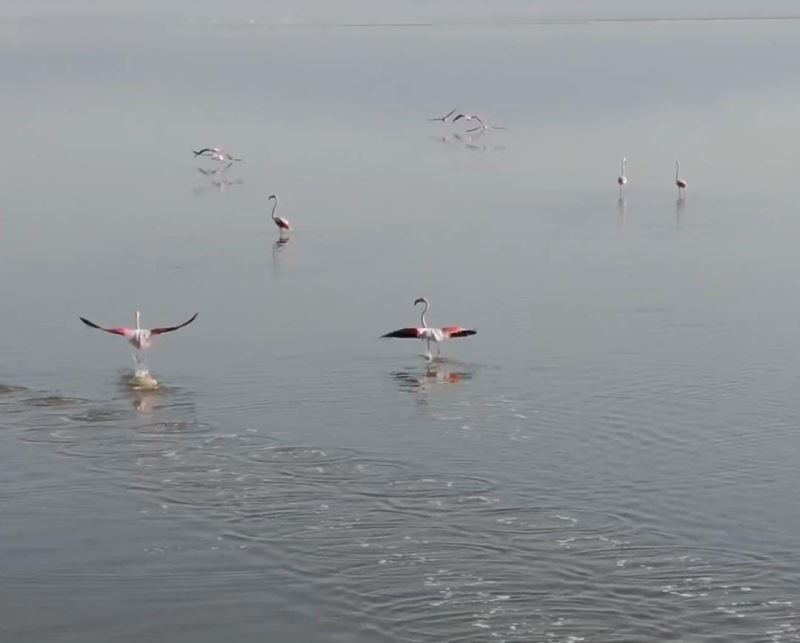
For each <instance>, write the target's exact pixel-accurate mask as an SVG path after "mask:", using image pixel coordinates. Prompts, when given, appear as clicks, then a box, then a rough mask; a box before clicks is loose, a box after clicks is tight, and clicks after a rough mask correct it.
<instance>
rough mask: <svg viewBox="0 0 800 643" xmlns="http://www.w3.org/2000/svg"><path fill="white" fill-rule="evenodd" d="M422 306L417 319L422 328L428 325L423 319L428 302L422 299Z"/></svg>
mask: <svg viewBox="0 0 800 643" xmlns="http://www.w3.org/2000/svg"><path fill="white" fill-rule="evenodd" d="M422 306H423V307H422V314H421V315H420V317H419V320H420V323H421V324H422V327H423V328H427V327H428V321H427V320H426V319H425V313H427V312H428V306H429V304H428V302H427V301H423V302H422Z"/></svg>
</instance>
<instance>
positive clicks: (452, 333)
mask: <svg viewBox="0 0 800 643" xmlns="http://www.w3.org/2000/svg"><path fill="white" fill-rule="evenodd" d="M442 333H444V336H445V337H469V336H470V335H476V334H477V333H478V331H477V330H472V329H471V328H461V326H445V327H444V328H442Z"/></svg>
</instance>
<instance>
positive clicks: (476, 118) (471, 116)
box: [453, 114, 506, 132]
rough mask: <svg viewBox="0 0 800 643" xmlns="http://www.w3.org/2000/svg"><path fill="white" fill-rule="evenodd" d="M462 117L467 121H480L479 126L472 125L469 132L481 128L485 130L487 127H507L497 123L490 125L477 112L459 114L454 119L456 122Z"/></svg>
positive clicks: (482, 130)
mask: <svg viewBox="0 0 800 643" xmlns="http://www.w3.org/2000/svg"><path fill="white" fill-rule="evenodd" d="M462 118H463V119H464V120H465V121H478V123H479V125H478V127H472V128H470V129H468V130H467V131H468V132H477V131H479V130H480V131H481V132H485V131H486V130H487V129H506V128H505V127H499V126H497V125H489V124H487V123H485V122H484V121H483V120H482V119H481V117H480V116H476V115H475V114H459V115H458V116H456V117H455V118H454V119H453V122H454V123H455V122H456V121H458V120H460V119H462Z"/></svg>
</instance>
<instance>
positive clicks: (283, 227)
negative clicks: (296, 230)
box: [267, 194, 292, 236]
mask: <svg viewBox="0 0 800 643" xmlns="http://www.w3.org/2000/svg"><path fill="white" fill-rule="evenodd" d="M270 199H271V200H272V220H273V221H274V222H275V225H276V226H278V230H280V234H281V236H283V234H284V233H285V232H290V231H291V229H292V226H291V224H290V223H289V221H288V219H284V218H283V217H279V216H275V210H277V209H278V197H277V196H276V195H274V194H270V195H269V196H268V197H267V201H269V200H270Z"/></svg>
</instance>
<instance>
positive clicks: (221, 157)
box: [192, 147, 242, 163]
mask: <svg viewBox="0 0 800 643" xmlns="http://www.w3.org/2000/svg"><path fill="white" fill-rule="evenodd" d="M192 152H193V153H194V155H195V156H205V157H207V158H210V159H214V160H215V161H219V162H220V163H224V162H226V161H229V162H230V161H241V160H242V159H239V158H236V157H234V156H232V155H231V154H229V153H228V152H226V151H225V150H223V149H221V148H219V147H204V148H203V149H201V150H192Z"/></svg>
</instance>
